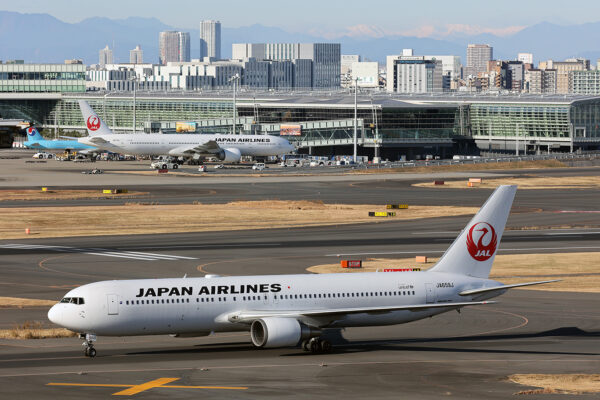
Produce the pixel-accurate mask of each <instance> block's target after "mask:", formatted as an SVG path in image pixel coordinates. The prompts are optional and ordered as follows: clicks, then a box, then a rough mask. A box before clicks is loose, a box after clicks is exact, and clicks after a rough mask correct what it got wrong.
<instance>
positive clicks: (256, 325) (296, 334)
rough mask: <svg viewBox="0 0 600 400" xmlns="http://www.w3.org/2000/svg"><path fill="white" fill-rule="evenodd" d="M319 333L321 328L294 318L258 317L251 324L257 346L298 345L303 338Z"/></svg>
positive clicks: (254, 342) (253, 341)
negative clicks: (311, 326)
mask: <svg viewBox="0 0 600 400" xmlns="http://www.w3.org/2000/svg"><path fill="white" fill-rule="evenodd" d="M319 335H321V331H320V330H319V329H313V328H310V327H308V326H306V325H304V324H301V323H300V322H298V321H297V320H295V319H294V318H277V317H267V318H262V319H257V320H256V321H254V322H252V325H251V326H250V337H251V338H252V344H254V346H256V347H265V348H271V347H287V346H296V345H297V344H298V343H300V341H301V340H307V339H310V338H312V337H316V336H319Z"/></svg>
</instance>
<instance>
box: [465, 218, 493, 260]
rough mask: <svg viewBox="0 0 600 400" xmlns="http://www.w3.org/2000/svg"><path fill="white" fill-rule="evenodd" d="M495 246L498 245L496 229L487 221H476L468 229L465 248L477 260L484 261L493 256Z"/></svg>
mask: <svg viewBox="0 0 600 400" xmlns="http://www.w3.org/2000/svg"><path fill="white" fill-rule="evenodd" d="M496 246H498V236H496V230H495V229H494V227H493V226H491V225H490V224H488V223H487V222H478V223H476V224H475V225H473V226H472V227H471V229H469V234H468V235H467V250H469V254H470V255H471V257H473V258H474V259H476V260H477V261H485V260H487V259H489V258H490V257H491V256H493V255H494V252H495V251H496Z"/></svg>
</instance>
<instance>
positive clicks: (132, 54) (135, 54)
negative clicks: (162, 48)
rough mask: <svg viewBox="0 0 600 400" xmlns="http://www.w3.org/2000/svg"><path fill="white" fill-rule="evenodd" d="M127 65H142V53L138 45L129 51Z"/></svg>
mask: <svg viewBox="0 0 600 400" xmlns="http://www.w3.org/2000/svg"><path fill="white" fill-rule="evenodd" d="M129 63H130V64H143V63H144V51H143V50H142V49H141V48H140V45H137V46H135V49H133V50H129Z"/></svg>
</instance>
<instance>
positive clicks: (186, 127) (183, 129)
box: [175, 122, 198, 133]
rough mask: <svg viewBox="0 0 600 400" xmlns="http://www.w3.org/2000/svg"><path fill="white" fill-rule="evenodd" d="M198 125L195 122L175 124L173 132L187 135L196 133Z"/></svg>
mask: <svg viewBox="0 0 600 400" xmlns="http://www.w3.org/2000/svg"><path fill="white" fill-rule="evenodd" d="M197 126H198V124H197V123H196V122H175V132H177V133H189V132H196V128H197Z"/></svg>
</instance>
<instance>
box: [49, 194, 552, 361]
mask: <svg viewBox="0 0 600 400" xmlns="http://www.w3.org/2000/svg"><path fill="white" fill-rule="evenodd" d="M516 189H517V187H516V186H500V187H498V188H497V189H496V191H494V193H493V194H492V195H491V196H490V198H489V199H488V200H487V201H486V203H485V204H484V205H483V207H482V208H481V209H480V210H479V212H478V213H477V214H476V215H475V216H474V217H473V219H471V221H470V222H469V223H468V224H467V226H466V227H465V229H464V230H463V231H461V232H460V233H459V235H458V237H457V238H456V240H455V241H454V242H453V243H452V244H451V245H450V247H449V248H448V250H447V251H446V252H445V253H444V255H443V256H442V258H441V259H440V260H439V261H438V262H437V264H436V265H435V266H434V267H433V268H431V269H429V270H427V271H424V272H371V273H356V274H344V273H338V274H314V275H313V274H299V275H262V276H227V277H218V276H206V277H204V278H186V277H184V278H175V279H136V280H122V281H115V280H111V281H103V282H96V283H90V284H87V285H83V286H80V287H78V288H75V289H73V290H71V291H69V292H68V293H67V294H65V296H64V298H63V299H62V300H61V301H60V302H59V303H58V304H56V305H54V306H53V307H52V308H51V309H50V311H49V312H48V318H49V319H50V321H52V322H53V323H55V324H57V325H59V326H63V327H65V328H67V329H69V330H71V331H74V332H78V333H79V334H80V337H81V338H85V342H84V345H85V348H86V349H85V355H86V356H89V357H93V356H95V355H96V350H95V349H94V346H93V342H94V341H95V340H96V338H97V336H134V335H166V334H173V335H176V336H177V335H180V336H186V337H189V336H203V335H208V334H210V332H234V331H249V332H250V339H251V341H252V343H253V344H254V346H256V347H288V346H289V347H292V346H297V345H299V344H302V345H303V347H304V349H305V350H310V351H313V352H322V351H328V350H330V349H331V343H329V342H328V341H327V340H325V339H324V338H321V334H322V332H323V330H326V329H328V328H344V327H354V326H379V325H395V324H403V323H407V322H411V321H416V320H420V319H423V318H429V317H433V316H435V315H438V314H441V313H445V312H448V311H454V310H458V311H460V309H461V308H463V307H467V306H480V305H485V304H490V303H493V302H490V301H488V299H491V298H493V297H496V296H499V295H501V294H503V293H505V292H506V291H507V290H508V289H510V288H514V287H522V286H529V285H538V284H542V283H549V282H554V281H539V282H528V283H518V284H509V285H505V284H502V283H501V282H497V281H494V280H491V279H489V275H490V270H491V268H492V263H493V262H494V257H495V256H496V253H497V250H498V247H499V245H500V240H501V239H502V234H503V232H504V227H505V225H506V220H507V218H508V215H509V212H510V208H511V205H512V202H513V199H514V196H515V193H516Z"/></svg>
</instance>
